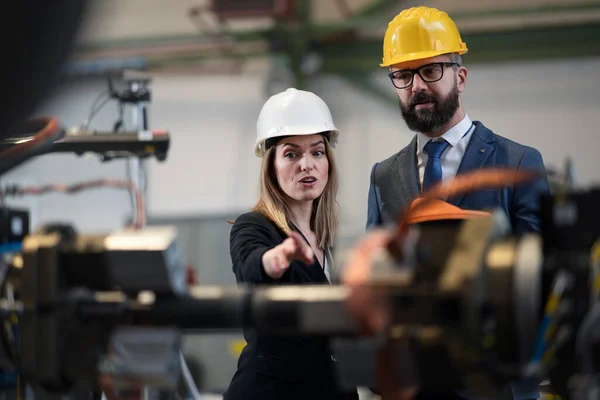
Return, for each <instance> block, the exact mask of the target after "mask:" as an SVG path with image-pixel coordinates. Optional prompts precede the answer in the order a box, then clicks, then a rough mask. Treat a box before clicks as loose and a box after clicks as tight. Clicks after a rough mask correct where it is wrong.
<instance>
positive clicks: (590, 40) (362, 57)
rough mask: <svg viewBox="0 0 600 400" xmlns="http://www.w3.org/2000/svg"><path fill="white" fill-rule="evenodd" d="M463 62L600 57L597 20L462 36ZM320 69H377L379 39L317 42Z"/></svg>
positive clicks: (339, 70) (599, 32)
mask: <svg viewBox="0 0 600 400" xmlns="http://www.w3.org/2000/svg"><path fill="white" fill-rule="evenodd" d="M463 40H464V41H465V42H466V43H467V46H468V48H469V52H468V53H467V54H466V55H465V56H464V58H463V60H464V62H465V63H466V64H475V63H490V62H510V61H522V60H539V59H552V58H555V59H556V58H572V57H593V56H600V23H593V24H586V25H577V26H561V27H546V28H530V29H521V30H511V31H503V32H483V33H471V34H465V35H463ZM317 51H318V52H319V53H320V54H321V55H322V57H323V71H324V72H328V73H342V72H348V71H357V70H363V71H365V70H372V69H373V68H378V66H379V62H380V60H381V55H382V40H374V39H373V40H362V41H357V42H351V43H350V42H349V43H332V44H326V43H324V44H321V45H320V46H319V47H318V49H317Z"/></svg>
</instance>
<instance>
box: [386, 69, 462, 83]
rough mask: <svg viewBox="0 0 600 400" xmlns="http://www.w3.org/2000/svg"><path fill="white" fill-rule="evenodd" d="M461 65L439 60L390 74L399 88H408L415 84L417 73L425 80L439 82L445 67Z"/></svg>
mask: <svg viewBox="0 0 600 400" xmlns="http://www.w3.org/2000/svg"><path fill="white" fill-rule="evenodd" d="M455 65H459V64H458V63H455V62H437V63H431V64H425V65H421V66H420V67H419V68H416V69H399V70H397V71H393V72H390V73H389V74H388V76H389V77H390V79H391V80H392V84H393V85H394V86H395V87H396V88H398V89H406V88H408V87H410V86H411V85H412V84H413V80H414V78H415V74H419V76H420V77H421V79H422V80H423V81H424V82H429V83H431V82H437V81H439V80H440V79H442V78H443V77H444V67H452V66H455Z"/></svg>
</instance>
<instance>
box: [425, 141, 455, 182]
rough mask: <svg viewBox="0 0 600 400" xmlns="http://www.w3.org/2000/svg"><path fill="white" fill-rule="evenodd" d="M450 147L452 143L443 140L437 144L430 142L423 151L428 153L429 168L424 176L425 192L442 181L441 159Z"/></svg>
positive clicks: (426, 168) (427, 167)
mask: <svg viewBox="0 0 600 400" xmlns="http://www.w3.org/2000/svg"><path fill="white" fill-rule="evenodd" d="M449 145H450V143H448V142H447V141H446V140H443V139H442V140H440V141H436V142H434V141H433V140H430V141H429V142H427V144H426V145H425V148H424V149H423V150H424V151H425V153H427V166H426V167H425V175H424V176H423V191H426V190H428V189H429V188H430V187H431V186H433V185H435V184H436V183H438V182H440V181H441V180H442V161H441V160H440V157H441V156H442V154H443V153H444V151H445V150H446V149H447V148H448V146H449Z"/></svg>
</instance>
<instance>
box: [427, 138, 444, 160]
mask: <svg viewBox="0 0 600 400" xmlns="http://www.w3.org/2000/svg"><path fill="white" fill-rule="evenodd" d="M449 145H450V143H448V142H447V141H446V140H445V139H442V140H439V141H435V142H434V141H433V140H430V141H429V142H427V144H426V145H425V147H424V148H423V150H425V153H427V156H428V157H430V158H440V156H441V155H442V153H443V152H444V150H446V149H447V148H448V146H449Z"/></svg>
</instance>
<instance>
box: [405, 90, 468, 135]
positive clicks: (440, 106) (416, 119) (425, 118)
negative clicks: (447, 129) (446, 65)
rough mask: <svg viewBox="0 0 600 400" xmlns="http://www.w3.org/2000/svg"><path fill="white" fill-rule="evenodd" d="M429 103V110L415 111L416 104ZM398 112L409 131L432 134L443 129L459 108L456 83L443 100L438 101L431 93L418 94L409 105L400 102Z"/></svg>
mask: <svg viewBox="0 0 600 400" xmlns="http://www.w3.org/2000/svg"><path fill="white" fill-rule="evenodd" d="M426 102H431V103H432V104H433V106H432V107H431V108H422V109H420V110H417V109H416V108H415V107H416V106H417V104H422V103H426ZM399 103H400V111H401V112H402V118H403V119H404V122H406V125H407V126H408V128H409V129H410V130H411V131H415V132H420V133H429V132H434V131H437V130H439V129H441V128H442V127H444V126H445V125H446V124H447V123H448V122H450V120H451V119H452V117H453V116H454V114H455V113H456V110H457V109H458V106H459V93H458V85H457V83H456V81H455V82H454V86H453V87H452V89H451V90H450V92H449V93H448V95H447V96H446V98H444V99H440V98H439V97H438V96H436V95H435V94H433V93H426V92H419V93H417V94H416V95H415V97H413V98H412V100H411V102H410V104H408V105H404V104H402V102H401V101H399Z"/></svg>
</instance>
